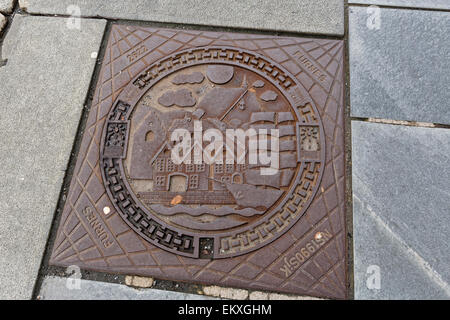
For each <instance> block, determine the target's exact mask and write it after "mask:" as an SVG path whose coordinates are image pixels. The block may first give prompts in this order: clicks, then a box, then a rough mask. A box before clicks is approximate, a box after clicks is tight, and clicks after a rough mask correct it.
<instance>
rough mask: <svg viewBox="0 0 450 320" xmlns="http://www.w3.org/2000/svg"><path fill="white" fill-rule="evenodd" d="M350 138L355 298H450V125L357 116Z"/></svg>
mask: <svg viewBox="0 0 450 320" xmlns="http://www.w3.org/2000/svg"><path fill="white" fill-rule="evenodd" d="M352 140H353V141H352V149H353V151H352V187H353V203H354V205H353V215H354V218H353V220H354V221H353V229H354V263H355V294H356V298H359V299H371V298H373V299H415V298H421V299H433V298H436V299H448V298H450V286H449V284H448V283H449V281H450V270H449V268H448V265H449V264H450V256H449V254H448V252H449V243H448V234H449V233H450V216H449V203H450V185H449V183H448V182H449V181H450V168H449V166H448V164H449V163H450V130H448V129H440V128H423V127H411V126H398V125H387V124H376V123H368V122H360V121H353V122H352ZM370 265H378V266H379V267H380V271H381V289H380V290H369V289H368V288H367V286H366V280H367V277H368V275H367V273H366V272H367V268H368V267H369V266H370Z"/></svg>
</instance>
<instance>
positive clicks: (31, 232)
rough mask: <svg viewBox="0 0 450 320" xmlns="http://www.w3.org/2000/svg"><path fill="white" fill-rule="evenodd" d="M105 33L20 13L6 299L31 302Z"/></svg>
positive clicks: (2, 250)
mask: <svg viewBox="0 0 450 320" xmlns="http://www.w3.org/2000/svg"><path fill="white" fill-rule="evenodd" d="M104 27H105V21H103V20H83V22H82V24H81V29H73V28H71V29H69V28H68V26H67V19H65V18H48V17H29V16H21V15H16V16H15V18H14V20H13V23H12V26H11V29H10V30H9V32H8V34H7V37H6V39H5V41H4V43H3V50H2V58H3V59H7V63H6V65H5V66H3V67H1V68H0V83H1V86H0V103H1V105H2V116H1V118H0V127H1V128H2V129H1V135H2V139H1V142H0V158H1V163H2V166H1V168H0V176H1V177H2V179H1V182H0V193H1V194H2V205H1V207H0V270H2V272H1V274H0V283H1V284H2V288H1V289H0V299H28V298H30V297H31V294H32V290H33V286H34V283H35V280H36V277H37V274H38V270H39V267H40V263H41V259H42V255H43V253H44V248H45V245H46V242H47V238H48V233H49V229H50V225H51V222H52V218H53V215H54V212H55V209H56V204H57V200H58V197H59V194H60V191H61V185H62V180H63V177H64V174H65V170H66V167H67V162H68V159H69V156H70V152H71V149H72V145H73V142H74V137H75V134H76V130H77V126H78V122H79V120H80V116H81V110H82V109H83V104H84V101H85V99H86V95H87V91H88V88H89V84H90V81H91V76H92V72H93V70H94V66H95V62H96V59H92V58H91V55H92V53H93V52H97V51H98V50H99V47H100V42H101V39H102V36H103V32H104Z"/></svg>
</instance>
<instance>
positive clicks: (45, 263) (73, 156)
mask: <svg viewBox="0 0 450 320" xmlns="http://www.w3.org/2000/svg"><path fill="white" fill-rule="evenodd" d="M110 31H111V25H110V23H108V22H107V23H106V26H105V29H104V33H103V36H102V40H101V45H100V48H99V52H98V55H97V60H96V63H95V67H94V71H93V73H92V77H91V80H90V83H89V87H88V88H89V89H88V91H87V93H86V97H85V100H84V103H83V108H82V112H81V117H80V120H79V122H78V127H77V130H76V134H75V137H74V142H73V146H72V150H71V152H70V156H69V161H68V163H67V168H66V172H65V175H64V178H63V183H62V185H61V190H60V193H59V197H58V201H57V203H56V208H55V212H54V214H53V219H52V223H51V226H50V232H49V234H48V237H47V243H46V247H45V251H44V254H43V256H42V260H41V265H40V268H39V273H38V275H37V278H36V282H35V285H34V289H33V294H32V299H36V298H37V297H38V295H39V291H40V289H41V286H42V282H43V280H44V278H45V276H47V275H49V270H52V269H58V268H56V267H52V266H49V261H50V256H51V252H52V251H51V250H52V249H53V244H54V241H55V239H56V232H57V227H58V226H59V223H60V218H61V213H62V210H63V208H64V205H65V202H66V199H67V193H68V192H69V186H70V181H71V180H72V176H73V172H74V169H75V165H76V160H77V156H78V151H79V149H80V146H81V141H82V138H83V133H84V129H85V127H86V122H87V118H88V115H89V111H90V109H91V105H92V100H93V97H94V91H95V88H96V84H97V80H98V78H99V75H100V69H101V63H100V61H102V60H103V57H104V55H105V51H106V47H107V43H108V38H109V34H110ZM60 273H61V272H60ZM62 273H64V272H62Z"/></svg>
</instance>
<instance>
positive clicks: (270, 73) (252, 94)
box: [51, 25, 346, 298]
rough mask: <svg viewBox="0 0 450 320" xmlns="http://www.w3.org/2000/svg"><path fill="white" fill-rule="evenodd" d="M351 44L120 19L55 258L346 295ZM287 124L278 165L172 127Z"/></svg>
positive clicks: (250, 285)
mask: <svg viewBox="0 0 450 320" xmlns="http://www.w3.org/2000/svg"><path fill="white" fill-rule="evenodd" d="M342 77H343V42H342V41H337V40H323V39H307V38H293V37H289V38H287V37H274V36H267V35H248V34H233V33H215V32H201V31H187V30H170V29H154V28H142V27H135V26H124V25H115V26H113V28H112V31H111V36H110V39H109V42H108V47H107V50H106V55H105V58H104V61H103V65H102V71H101V76H100V79H99V82H98V84H97V89H96V93H95V97H94V102H93V105H92V108H91V110H90V114H89V117H88V120H87V127H86V130H85V133H84V137H83V141H82V146H81V149H80V151H79V155H78V159H77V163H76V168H75V172H74V176H73V178H72V181H71V186H70V190H69V194H68V198H67V201H66V204H65V207H64V211H63V213H62V215H63V216H62V218H61V223H60V226H59V229H58V235H57V238H56V241H55V244H54V248H53V253H52V257H51V263H52V264H55V265H62V266H65V265H71V264H77V265H79V266H80V267H82V268H85V269H94V270H99V271H107V272H118V273H129V274H140V275H149V276H154V277H157V278H164V279H171V280H182V281H192V282H196V283H209V284H218V285H224V286H236V287H243V288H249V289H263V290H264V289H266V290H273V291H279V292H289V293H297V294H308V295H315V296H320V297H331V298H345V297H346V260H345V257H346V248H345V211H344V209H345V208H344V187H345V186H344V144H343V141H344V136H343V113H344V111H343V79H342ZM196 120H201V121H202V125H203V130H206V129H209V128H214V129H218V130H219V131H220V132H225V130H226V129H229V128H232V129H236V128H240V129H243V130H246V129H248V128H255V129H258V128H265V129H272V128H276V129H279V132H280V153H279V154H280V170H279V171H278V172H277V174H275V175H270V176H264V175H261V174H260V171H259V169H258V168H259V167H261V165H260V164H257V165H252V164H248V163H247V162H245V164H227V163H225V162H224V163H223V164H221V165H220V164H205V163H202V164H194V163H192V164H178V165H176V164H174V163H173V162H172V161H171V159H170V156H169V155H170V149H171V144H170V139H169V137H170V134H171V133H172V132H173V130H175V129H177V128H183V129H186V130H188V131H189V132H191V133H193V132H194V131H195V128H194V122H196Z"/></svg>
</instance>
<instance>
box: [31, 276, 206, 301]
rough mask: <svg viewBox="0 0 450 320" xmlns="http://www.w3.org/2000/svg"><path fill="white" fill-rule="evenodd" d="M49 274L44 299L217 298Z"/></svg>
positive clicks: (44, 282) (42, 295) (43, 286)
mask: <svg viewBox="0 0 450 320" xmlns="http://www.w3.org/2000/svg"><path fill="white" fill-rule="evenodd" d="M76 281H77V280H75V279H68V278H61V277H54V276H48V277H46V278H45V279H44V281H43V284H42V287H41V291H40V293H39V295H40V299H42V300H212V299H215V298H212V297H208V296H203V295H197V294H189V293H183V292H175V291H166V290H158V289H151V288H149V289H147V288H145V289H136V288H132V287H128V286H125V285H121V284H117V283H107V282H99V281H92V280H84V279H80V280H79V284H78V283H77V282H76Z"/></svg>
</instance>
